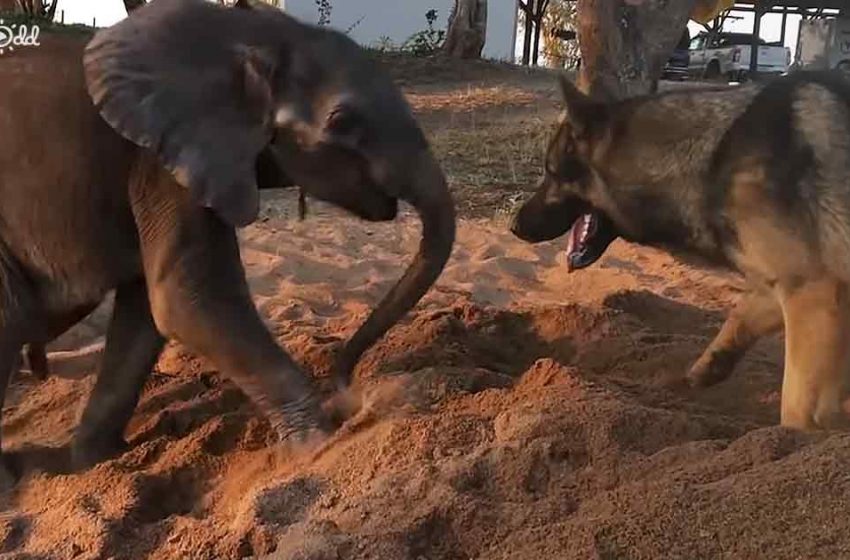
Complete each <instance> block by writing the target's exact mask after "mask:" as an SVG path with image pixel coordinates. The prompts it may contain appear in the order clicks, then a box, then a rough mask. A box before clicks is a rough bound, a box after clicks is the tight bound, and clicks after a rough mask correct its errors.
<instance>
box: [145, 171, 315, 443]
mask: <svg viewBox="0 0 850 560" xmlns="http://www.w3.org/2000/svg"><path fill="white" fill-rule="evenodd" d="M147 171H148V173H150V174H156V175H157V176H156V177H147V178H140V180H139V181H138V182H137V183H136V184H135V185H133V187H132V188H131V196H132V203H133V212H134V214H135V216H136V222H137V224H138V229H139V232H140V241H141V247H142V258H143V264H144V269H145V278H146V279H147V283H148V293H149V297H150V301H151V309H152V312H153V316H154V320H155V321H156V324H157V327H158V328H159V330H160V332H162V333H163V334H164V335H165V336H167V337H169V338H174V339H176V340H179V341H180V342H181V343H183V344H184V345H185V346H186V347H187V348H189V349H191V350H192V351H193V352H197V353H199V354H201V355H203V356H205V357H206V358H208V359H209V360H210V361H212V362H213V363H214V364H215V366H216V367H217V368H218V369H219V370H221V372H222V373H224V374H225V375H227V376H228V377H230V378H231V379H233V380H234V381H235V382H236V384H237V385H238V386H239V388H240V389H242V391H244V392H245V394H246V395H248V397H249V398H250V399H251V400H252V401H253V402H254V403H255V404H256V405H257V406H258V408H259V409H260V410H261V411H262V412H263V413H264V414H265V415H266V417H267V418H268V419H269V420H270V422H271V424H272V426H273V427H274V429H275V430H276V431H277V433H278V435H279V436H280V438H281V439H282V440H289V439H294V440H295V441H299V440H304V439H311V438H313V437H315V436H319V437H321V434H322V433H324V432H326V431H327V423H326V421H325V418H324V415H323V414H322V412H321V409H320V407H319V402H318V396H317V393H316V390H315V388H314V385H313V383H312V380H311V378H310V377H309V376H307V375H305V374H304V372H302V371H301V369H300V368H299V367H298V365H297V364H296V363H295V362H294V361H293V360H292V359H291V358H290V357H289V355H287V353H286V352H285V351H284V350H283V349H282V348H281V347H280V346H278V344H277V342H276V341H275V339H274V337H273V336H272V334H271V333H270V332H269V330H268V329H267V328H266V326H265V325H264V324H263V321H262V319H261V318H260V316H259V314H258V313H257V309H256V307H255V306H254V302H253V300H252V299H251V294H250V292H249V290H248V283H247V281H246V279H245V271H244V269H243V267H242V262H241V259H240V255H239V245H238V242H237V238H236V231H235V230H234V229H233V227H231V226H229V225H227V224H225V223H224V222H223V221H222V220H220V219H219V218H218V217H217V216H216V215H215V214H214V213H213V212H211V211H209V210H207V209H204V208H199V207H198V206H197V205H196V204H195V202H194V201H192V200H190V199H189V195H188V193H187V192H186V189H184V188H183V187H181V186H179V185H178V184H176V183H175V182H174V180H173V179H172V178H171V177H170V176H169V175H168V174H167V172H165V171H164V170H161V169H160V168H159V167H158V166H157V167H156V171H153V170H151V169H148V170H147Z"/></svg>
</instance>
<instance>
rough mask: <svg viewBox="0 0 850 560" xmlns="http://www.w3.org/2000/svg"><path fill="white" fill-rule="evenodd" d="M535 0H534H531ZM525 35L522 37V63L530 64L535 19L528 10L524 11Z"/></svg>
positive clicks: (531, 0) (524, 64)
mask: <svg viewBox="0 0 850 560" xmlns="http://www.w3.org/2000/svg"><path fill="white" fill-rule="evenodd" d="M529 1H530V2H533V1H534V0H529ZM523 18H524V19H523V22H524V24H523V37H522V65H523V66H528V65H529V64H530V63H531V38H532V34H533V33H534V21H533V20H532V19H531V16H530V15H529V13H528V12H525V11H524V12H523Z"/></svg>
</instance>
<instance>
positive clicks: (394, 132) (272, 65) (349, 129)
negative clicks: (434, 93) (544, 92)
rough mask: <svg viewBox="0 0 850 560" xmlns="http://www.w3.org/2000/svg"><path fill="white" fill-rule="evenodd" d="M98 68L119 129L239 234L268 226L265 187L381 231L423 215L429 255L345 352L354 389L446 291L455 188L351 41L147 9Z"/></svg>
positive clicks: (226, 12)
mask: <svg viewBox="0 0 850 560" xmlns="http://www.w3.org/2000/svg"><path fill="white" fill-rule="evenodd" d="M240 5H242V6H247V5H248V3H247V2H240ZM84 66H85V72H86V80H87V84H88V90H89V94H90V95H91V97H92V99H93V101H94V103H95V105H96V106H97V108H98V110H99V112H100V115H101V116H102V117H103V118H104V119H105V120H106V122H107V123H109V125H111V126H112V127H113V128H114V129H115V130H116V131H118V132H119V133H120V134H121V135H122V136H124V137H125V138H126V139H128V140H130V141H132V142H134V143H135V144H137V145H139V146H142V147H144V148H147V149H149V150H151V151H153V152H154V153H156V155H157V156H158V158H159V161H160V162H161V163H162V165H163V166H164V167H165V168H166V169H168V170H169V171H170V172H171V173H172V174H173V176H174V177H175V179H176V181H177V182H178V183H180V184H181V185H183V186H184V187H186V188H187V189H188V191H189V193H190V194H191V197H192V198H193V199H194V200H195V201H197V203H198V204H200V205H202V206H205V207H208V208H210V209H211V210H212V211H213V212H215V213H216V214H217V215H218V216H219V217H220V218H221V219H222V220H224V221H225V222H227V223H229V224H231V225H232V226H234V227H241V226H245V225H248V224H250V223H251V222H253V221H254V220H255V219H256V217H257V214H258V211H259V193H258V188H260V187H266V188H267V187H269V186H275V185H279V186H288V185H298V186H299V187H301V188H303V189H304V190H305V191H306V192H307V193H308V194H310V195H311V196H313V197H315V198H317V199H320V200H325V201H328V202H331V203H333V204H335V205H337V206H340V207H341V208H343V209H345V210H348V211H350V212H351V213H353V214H355V215H357V216H359V217H361V218H363V219H366V220H371V221H388V220H392V219H394V218H395V216H396V213H397V210H398V201H399V200H403V201H406V202H408V203H410V204H412V205H413V207H414V208H415V209H416V210H417V211H418V213H419V216H420V218H421V220H422V224H423V238H422V242H421V245H420V247H419V251H418V253H417V255H416V256H415V258H414V260H413V262H412V263H411V265H410V267H409V268H408V270H407V271H406V272H405V274H404V275H403V277H402V278H401V280H400V281H399V282H398V284H396V286H394V287H393V288H392V290H391V291H390V293H389V294H388V295H387V296H386V297H385V298H384V299H383V301H381V302H380V304H379V305H378V306H377V307H376V308H375V309H374V311H373V312H372V314H371V316H370V317H369V318H368V319H367V321H366V322H365V324H364V325H363V326H361V328H360V329H359V330H358V331H357V332H356V333H355V334H354V336H353V337H352V339H351V340H350V341H349V342H348V344H347V345H346V346H345V347H344V348H343V349H342V350H341V352H340V353H339V358H338V363H337V372H336V376H337V381H338V385H340V386H345V385H346V384H347V383H348V382H349V378H350V374H351V371H352V370H353V367H354V366H355V365H356V363H357V361H358V360H359V358H360V356H361V355H362V353H363V352H364V351H365V350H366V349H368V348H369V347H370V346H371V345H372V344H373V343H374V342H375V341H376V340H377V339H378V338H380V337H381V336H383V334H384V333H385V332H386V331H387V330H388V329H389V328H390V327H391V326H392V325H393V324H395V322H397V321H398V320H399V319H400V318H401V317H402V316H404V314H405V313H407V312H408V311H409V310H410V309H411V308H412V307H413V306H414V305H415V304H416V303H417V302H418V301H419V299H420V298H421V297H422V296H423V295H424V294H425V292H427V290H428V289H429V288H430V286H431V285H432V284H433V283H434V282H435V281H436V279H437V277H438V276H439V275H440V273H441V271H442V269H443V267H444V265H445V263H446V261H447V260H448V258H449V255H450V253H451V249H452V245H453V242H454V236H455V213H454V204H453V201H452V197H451V195H450V193H449V190H448V187H447V184H446V180H445V178H444V175H443V173H442V171H441V169H440V167H439V165H438V163H437V162H436V160H435V159H434V156H433V155H432V153H431V151H430V149H429V146H428V143H427V141H426V139H425V137H424V135H423V133H422V131H421V129H420V128H419V126H418V124H417V122H416V120H415V119H414V117H413V115H412V112H411V110H410V108H409V106H408V104H407V103H406V101H405V100H404V97H403V96H402V94H401V92H400V91H399V90H398V88H397V87H396V86H395V85H394V84H393V82H392V81H391V80H390V79H389V77H388V76H387V75H386V74H385V73H384V72H383V71H382V70H381V69H380V68H379V67H378V65H377V64H376V63H375V62H373V61H372V60H371V59H370V58H369V56H368V55H367V54H366V53H365V52H364V51H363V50H362V49H360V48H359V47H358V46H357V45H356V44H355V43H354V42H353V41H351V40H350V39H349V38H347V37H346V36H345V35H343V34H341V33H338V32H336V31H332V30H328V29H325V28H319V27H314V26H309V25H305V24H302V23H300V22H297V21H296V20H294V19H292V18H291V17H289V16H287V15H286V14H284V13H282V12H281V11H279V10H275V9H250V8H248V9H234V8H224V7H222V6H218V5H216V4H214V3H212V2H208V1H206V0H156V1H154V2H151V3H149V4H148V5H146V6H144V7H141V8H139V9H138V10H136V11H134V12H133V14H132V15H131V16H130V17H128V18H127V19H125V20H123V21H121V22H119V23H118V24H116V25H115V26H113V27H111V28H109V29H106V30H103V31H101V32H100V33H98V34H97V35H96V36H95V38H94V39H93V40H92V41H91V42H90V43H89V45H88V47H87V49H86V52H85V56H84ZM258 181H259V184H258Z"/></svg>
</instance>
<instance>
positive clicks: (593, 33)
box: [577, 0, 696, 99]
mask: <svg viewBox="0 0 850 560" xmlns="http://www.w3.org/2000/svg"><path fill="white" fill-rule="evenodd" d="M695 2H696V0H578V18H577V19H578V35H579V44H580V46H581V55H582V65H581V72H580V73H579V88H580V89H582V90H583V91H585V92H588V93H590V94H592V95H599V96H604V97H608V98H615V99H622V98H625V97H632V96H635V95H641V94H645V93H649V92H651V91H652V90H653V89H654V88H655V87H656V85H657V82H658V79H659V78H660V77H661V71H662V69H663V68H664V63H665V61H666V60H667V59H668V58H669V57H670V55H671V54H672V52H673V49H674V47H675V46H676V43H678V41H679V39H680V38H681V36H682V30H683V29H684V28H685V26H686V25H687V23H688V17H689V16H690V14H691V10H692V9H693V6H694V4H695Z"/></svg>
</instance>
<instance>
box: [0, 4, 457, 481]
mask: <svg viewBox="0 0 850 560" xmlns="http://www.w3.org/2000/svg"><path fill="white" fill-rule="evenodd" d="M240 5H242V6H244V5H245V4H244V3H240ZM58 52H61V53H62V54H61V55H58V54H57V53H58ZM0 81H2V83H3V87H2V88H0V377H2V379H0V386H1V387H4V388H5V386H6V383H7V380H8V376H9V374H10V372H11V371H12V369H13V368H14V366H15V364H16V362H17V360H18V358H19V354H20V352H21V348H22V346H23V345H24V344H31V345H33V346H32V348H37V347H38V345H39V344H44V343H46V342H47V341H49V340H50V339H51V338H52V337H54V336H56V335H57V333H61V332H62V331H64V330H66V329H68V328H70V327H71V326H72V325H73V324H74V323H75V322H77V321H78V320H79V319H80V318H81V317H83V316H85V315H86V314H87V313H88V312H89V311H91V310H92V309H93V308H94V307H95V306H96V305H97V304H98V303H99V302H100V301H101V300H102V299H103V298H104V296H105V295H106V294H107V293H108V292H110V291H111V290H113V289H114V290H115V303H114V310H113V314H112V319H111V322H110V324H109V327H108V332H107V342H106V348H105V350H104V354H103V360H102V366H101V369H100V372H99V374H98V377H97V382H96V385H95V388H94V391H93V393H92V395H91V396H90V398H89V401H88V403H87V406H86V408H85V411H84V413H83V416H82V420H81V425H80V426H79V428H78V430H77V433H76V436H75V441H74V443H73V445H72V457H73V459H74V462H75V464H77V465H78V466H85V465H90V464H93V463H96V462H98V461H101V460H103V459H105V458H107V457H110V456H111V455H113V454H114V453H116V452H117V451H119V450H120V449H122V448H123V446H124V445H125V444H124V440H123V432H124V429H125V427H126V425H127V423H128V421H129V419H130V417H131V415H132V413H133V410H134V408H135V406H136V404H137V401H138V398H139V394H140V391H141V388H142V386H143V384H144V382H145V380H146V378H147V376H148V375H149V372H150V371H151V369H152V367H153V365H154V363H155V361H156V359H157V357H158V355H159V353H160V351H161V349H162V348H163V345H164V343H165V341H166V339H167V338H174V339H177V340H179V341H180V342H182V343H183V344H184V345H185V346H187V347H188V348H190V349H191V350H193V351H195V352H198V353H199V354H202V355H204V356H206V357H207V358H208V359H210V360H211V361H212V362H213V363H214V364H215V365H216V366H217V367H218V368H219V369H220V370H221V371H222V372H223V373H225V374H226V375H228V376H230V377H231V378H232V379H233V380H234V381H235V382H236V383H237V384H238V385H239V387H240V388H241V389H242V390H244V391H245V393H246V394H247V395H248V396H249V397H250V398H251V399H252V400H253V401H254V402H255V403H256V405H257V406H258V407H259V409H260V410H261V411H262V412H264V413H265V415H266V416H267V417H268V419H269V420H270V422H271V424H272V426H273V428H274V429H275V430H276V431H277V432H278V434H279V435H280V437H281V438H282V439H288V438H295V439H298V440H303V439H305V438H308V437H313V436H316V437H321V436H322V434H325V433H327V431H328V430H329V429H330V428H329V425H328V421H327V420H326V418H325V417H324V415H323V413H322V412H321V410H320V407H319V403H318V396H317V391H316V388H315V387H314V385H313V383H312V381H311V378H310V377H309V376H307V375H305V374H304V373H303V372H302V371H301V370H300V369H299V368H298V366H297V365H296V364H295V363H294V362H293V361H292V359H290V357H289V356H288V355H287V354H286V353H285V352H284V351H283V350H282V349H281V348H280V347H279V346H278V345H277V344H276V342H275V340H274V337H273V336H272V335H271V334H270V333H269V332H268V330H267V329H266V328H265V326H264V325H263V322H262V320H261V318H260V317H259V315H258V313H257V311H256V309H255V307H254V305H253V302H252V300H251V296H250V294H249V291H248V286H247V283H246V280H245V274H244V269H243V267H242V264H241V261H240V254H239V247H238V244H237V237H236V228H237V227H242V226H246V225H248V224H250V223H251V222H253V221H254V220H255V219H256V218H257V214H258V212H259V192H258V189H260V188H274V187H285V186H295V185H297V186H298V187H300V188H303V189H304V191H305V192H307V193H308V194H309V195H311V196H313V197H316V198H318V199H322V200H325V201H329V202H331V203H334V204H336V205H338V206H340V207H342V208H344V209H346V210H348V211H350V212H352V213H353V214H355V215H357V216H359V217H361V218H364V219H366V220H372V221H387V220H392V219H394V218H395V216H396V212H397V208H398V201H399V200H400V199H401V200H405V201H407V202H409V203H411V204H412V205H413V206H414V207H415V208H416V210H417V211H418V213H419V215H420V217H421V219H422V223H423V239H422V243H421V245H420V248H419V252H418V253H417V255H416V256H415V258H414V260H413V262H412V264H411V265H410V267H409V269H408V270H407V272H406V273H405V274H404V275H403V277H402V278H401V279H400V281H399V282H398V284H397V285H396V286H395V287H394V288H393V289H392V290H391V292H390V293H389V294H388V295H387V296H386V297H385V299H384V300H383V301H382V302H381V303H380V304H379V305H378V306H377V307H376V309H375V310H374V311H373V313H372V314H371V316H370V317H369V318H368V320H367V321H366V323H365V324H364V325H363V326H362V327H361V328H360V329H359V330H358V331H357V332H356V333H355V335H354V336H353V338H352V339H351V340H350V341H349V342H348V343H347V344H346V345H345V346H344V347H343V348H342V349H341V350H340V352H339V359H338V363H337V371H336V374H335V375H336V380H337V385H338V386H345V385H346V384H347V383H348V381H349V376H350V373H351V370H352V369H353V367H354V365H355V364H356V362H357V361H358V359H359V357H360V355H361V354H362V353H363V352H364V351H365V350H366V349H367V348H368V347H369V346H370V345H371V344H372V343H374V342H375V340H377V339H378V338H379V337H381V336H382V335H383V334H384V333H385V332H386V330H387V329H389V328H390V327H391V326H392V325H393V324H394V323H395V322H396V321H398V319H399V318H401V317H402V316H403V315H404V314H405V313H406V312H407V311H408V310H409V309H410V308H411V307H412V306H414V305H415V304H416V303H417V301H418V300H419V299H420V298H421V297H422V295H423V294H424V293H425V292H426V291H427V290H428V289H429V287H430V286H431V285H432V284H433V282H434V281H435V280H436V278H437V277H438V276H439V274H440V272H441V271H442V269H443V266H444V264H445V262H446V260H447V259H448V257H449V254H450V252H451V249H452V244H453V241H454V234H455V215H454V206H453V202H452V198H451V196H450V194H449V191H448V188H447V185H446V182H445V179H444V176H443V173H442V172H441V170H440V167H439V166H438V164H437V162H436V161H435V159H434V157H433V156H432V154H431V152H430V149H429V146H428V143H427V142H426V140H425V137H424V135H423V133H422V131H421V129H420V128H419V126H418V125H417V123H416V121H415V119H414V117H413V116H412V112H411V111H410V109H409V106H408V105H407V103H406V102H405V100H404V98H403V97H402V95H401V93H400V92H399V90H398V89H397V87H395V85H394V84H393V83H392V81H391V80H390V79H389V78H388V77H387V76H386V75H385V74H384V73H383V72H382V71H381V70H380V69H379V68H378V67H377V66H376V65H375V64H374V63H373V62H372V61H371V60H370V59H369V58H368V56H367V55H366V53H365V52H363V51H362V50H361V49H360V48H358V47H357V46H356V45H355V44H354V43H353V42H352V41H350V40H349V39H348V38H347V37H345V36H344V35H343V34H340V33H337V32H334V31H330V30H327V29H320V28H317V27H312V26H307V25H304V24H301V23H298V22H296V21H295V20H293V19H291V18H290V17H288V16H286V15H285V14H283V13H282V12H280V11H278V10H254V9H250V8H246V9H239V8H226V7H223V6H219V5H217V4H215V3H212V2H207V1H206V0H157V1H156V2H151V3H149V4H147V5H145V6H143V7H141V8H139V9H138V10H136V11H135V12H134V13H133V15H132V16H130V17H128V18H127V19H125V20H123V21H122V22H120V23H118V24H117V25H115V26H113V27H111V28H109V29H106V30H103V31H101V32H99V33H98V34H97V35H96V36H95V37H94V38H93V39H92V40H91V41H90V42H89V43H88V44H87V45H85V44H84V43H83V42H82V41H80V40H78V39H77V38H76V37H74V36H65V35H62V36H52V37H51V36H44V35H43V36H42V46H41V47H40V48H32V49H21V50H19V51H16V52H15V53H12V54H11V55H7V56H5V57H3V58H2V59H1V60H0Z"/></svg>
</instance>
